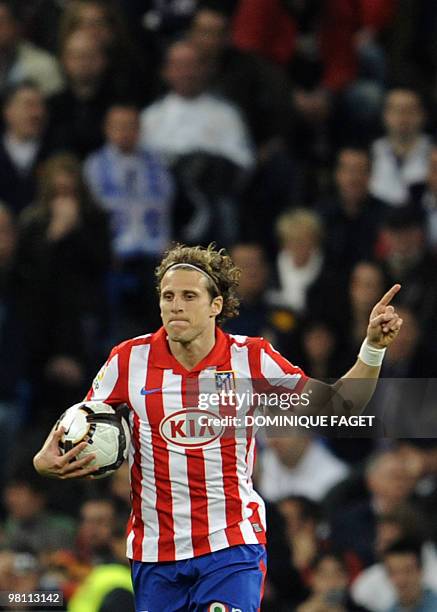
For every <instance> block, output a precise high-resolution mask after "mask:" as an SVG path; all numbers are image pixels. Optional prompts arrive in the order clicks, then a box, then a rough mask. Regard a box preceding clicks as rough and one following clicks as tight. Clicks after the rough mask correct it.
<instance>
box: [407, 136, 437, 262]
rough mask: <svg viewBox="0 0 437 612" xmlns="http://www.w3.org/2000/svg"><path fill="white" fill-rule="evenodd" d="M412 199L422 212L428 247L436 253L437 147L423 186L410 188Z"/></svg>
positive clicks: (434, 147)
mask: <svg viewBox="0 0 437 612" xmlns="http://www.w3.org/2000/svg"><path fill="white" fill-rule="evenodd" d="M412 199H413V201H414V202H415V204H416V205H417V206H419V208H420V209H421V210H422V211H423V214H424V217H425V219H424V221H425V227H426V237H427V243H428V247H429V248H430V249H431V250H432V251H433V253H434V254H436V253H437V147H436V146H435V145H433V147H432V148H431V153H430V156H429V171H428V175H427V177H426V183H425V185H419V187H418V188H412Z"/></svg>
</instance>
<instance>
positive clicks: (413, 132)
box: [370, 88, 431, 206]
mask: <svg viewBox="0 0 437 612" xmlns="http://www.w3.org/2000/svg"><path fill="white" fill-rule="evenodd" d="M383 121H384V126H385V131H386V133H385V136H383V137H382V138H379V139H377V140H376V141H375V142H374V143H373V145H372V151H371V157H372V173H371V177H370V193H371V194H372V195H373V196H374V197H376V198H379V199H381V200H383V201H384V202H385V203H386V204H388V205H390V206H404V205H406V204H408V201H409V199H410V195H411V194H410V190H411V188H412V187H414V186H415V185H417V184H420V183H424V182H425V180H426V177H427V174H428V167H429V156H430V153H431V139H430V137H429V136H427V135H426V134H425V133H424V131H423V128H424V123H425V112H424V109H423V105H422V101H421V99H420V96H419V94H418V93H417V92H416V91H414V89H408V88H395V89H392V90H391V91H389V92H388V93H387V95H386V98H385V104H384V112H383Z"/></svg>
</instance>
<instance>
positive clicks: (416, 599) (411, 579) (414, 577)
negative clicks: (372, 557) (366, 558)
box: [384, 540, 437, 612]
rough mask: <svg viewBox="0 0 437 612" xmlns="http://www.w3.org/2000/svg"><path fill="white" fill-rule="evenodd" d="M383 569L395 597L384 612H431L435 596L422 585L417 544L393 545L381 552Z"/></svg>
mask: <svg viewBox="0 0 437 612" xmlns="http://www.w3.org/2000/svg"><path fill="white" fill-rule="evenodd" d="M384 565H385V568H386V571H387V573H388V576H389V578H390V581H391V583H392V585H393V586H394V588H395V591H396V596H397V601H396V603H395V604H394V605H393V606H391V607H390V608H387V610H386V612H402V611H403V610H417V611H418V612H433V611H434V610H435V609H436V607H437V592H436V591H432V590H431V589H429V588H427V587H425V586H424V585H423V583H422V580H423V565H422V560H421V549H420V544H418V543H417V542H414V541H408V540H399V541H398V542H395V543H394V544H392V546H390V547H389V548H388V549H387V550H386V551H385V552H384Z"/></svg>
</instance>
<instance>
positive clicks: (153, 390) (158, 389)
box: [141, 387, 162, 395]
mask: <svg viewBox="0 0 437 612" xmlns="http://www.w3.org/2000/svg"><path fill="white" fill-rule="evenodd" d="M158 391H162V388H161V387H157V388H156V389H146V388H145V387H143V388H142V389H141V395H150V394H151V393H158Z"/></svg>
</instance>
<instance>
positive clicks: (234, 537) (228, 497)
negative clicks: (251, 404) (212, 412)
mask: <svg viewBox="0 0 437 612" xmlns="http://www.w3.org/2000/svg"><path fill="white" fill-rule="evenodd" d="M230 370H232V364H231V361H230V360H229V361H228V362H227V363H226V364H224V366H223V367H222V368H221V371H230ZM217 371H220V370H217ZM235 414H236V412H231V409H230V406H227V405H226V406H223V405H220V416H221V417H226V416H235ZM234 429H235V428H233V427H226V432H225V435H223V436H222V437H221V439H220V451H221V457H222V468H223V488H224V493H225V509H226V524H227V525H229V526H230V527H228V528H226V530H225V531H226V537H227V540H228V542H229V546H237V545H239V544H244V538H243V534H242V533H241V529H240V527H239V525H238V523H240V522H241V521H242V520H243V518H244V517H243V512H242V501H241V497H240V490H239V487H238V471H237V444H236V441H235V435H234Z"/></svg>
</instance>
